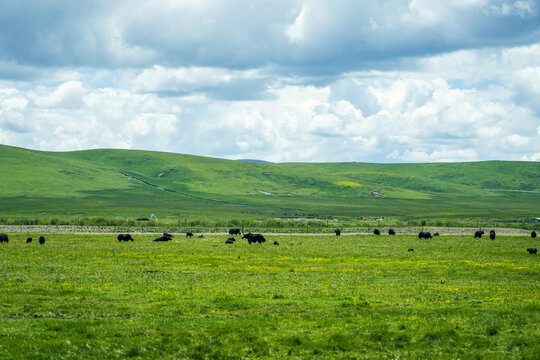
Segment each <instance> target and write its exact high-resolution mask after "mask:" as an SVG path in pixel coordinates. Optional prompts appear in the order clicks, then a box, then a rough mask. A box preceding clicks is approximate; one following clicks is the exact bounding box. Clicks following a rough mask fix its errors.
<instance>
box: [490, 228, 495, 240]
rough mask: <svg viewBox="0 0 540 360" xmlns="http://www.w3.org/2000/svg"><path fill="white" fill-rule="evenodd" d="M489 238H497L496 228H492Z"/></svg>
mask: <svg viewBox="0 0 540 360" xmlns="http://www.w3.org/2000/svg"><path fill="white" fill-rule="evenodd" d="M489 238H490V239H491V240H495V230H491V231H490V232H489Z"/></svg>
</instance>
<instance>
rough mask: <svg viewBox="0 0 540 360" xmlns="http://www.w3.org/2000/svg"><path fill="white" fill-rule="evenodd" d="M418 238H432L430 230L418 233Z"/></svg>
mask: <svg viewBox="0 0 540 360" xmlns="http://www.w3.org/2000/svg"><path fill="white" fill-rule="evenodd" d="M418 238H419V239H431V238H432V237H431V233H430V232H428V231H420V232H419V233H418Z"/></svg>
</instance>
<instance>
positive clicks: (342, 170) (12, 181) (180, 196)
mask: <svg viewBox="0 0 540 360" xmlns="http://www.w3.org/2000/svg"><path fill="white" fill-rule="evenodd" d="M0 171H1V172H2V174H3V176H2V182H0V199H2V202H1V203H0V216H38V215H40V214H42V215H43V216H72V215H76V214H81V213H84V214H85V215H105V216H113V215H118V216H124V217H140V216H149V214H150V213H152V212H154V213H159V215H161V217H163V216H165V217H180V218H191V217H211V218H235V217H236V218H244V217H247V218H265V217H276V216H277V217H282V216H285V217H287V216H291V217H296V216H306V215H307V216H310V215H311V216H318V217H327V216H349V217H360V216H396V217H411V216H412V217H414V216H432V217H454V216H460V217H461V216H467V217H476V216H481V217H506V218H523V217H525V218H527V217H532V216H537V215H538V214H536V212H538V210H539V209H538V205H537V204H538V203H540V194H538V193H534V192H533V193H520V192H499V191H497V192H494V191H488V190H485V189H502V190H528V191H540V164H539V163H533V162H528V163H527V162H481V163H455V164H364V163H327V164H305V163H302V164H292V163H291V164H256V163H249V162H240V161H230V160H223V159H215V158H206V157H198V156H190V155H179V154H172V153H158V152H149V151H131V150H89V151H78V152H68V153H51V152H38V151H32V150H25V149H19V148H13V147H7V146H0ZM122 173H123V174H128V175H130V176H132V177H136V178H138V179H141V180H144V181H146V182H148V183H151V184H154V185H158V186H161V187H163V188H166V189H169V190H171V191H163V190H160V189H158V188H155V187H152V186H149V185H147V184H144V183H142V182H140V181H135V180H133V179H131V180H130V179H128V178H126V176H125V175H123V174H122ZM173 191H174V192H173ZM372 191H377V192H380V193H382V194H384V197H383V198H375V197H374V196H373V195H372ZM263 192H266V193H271V194H272V195H265V193H263Z"/></svg>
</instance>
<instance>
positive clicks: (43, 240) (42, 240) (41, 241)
mask: <svg viewBox="0 0 540 360" xmlns="http://www.w3.org/2000/svg"><path fill="white" fill-rule="evenodd" d="M39 244H40V245H43V244H45V238H44V237H43V236H40V237H39Z"/></svg>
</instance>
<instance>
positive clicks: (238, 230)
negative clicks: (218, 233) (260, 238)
mask: <svg viewBox="0 0 540 360" xmlns="http://www.w3.org/2000/svg"><path fill="white" fill-rule="evenodd" d="M229 235H240V229H230V230H229Z"/></svg>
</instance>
